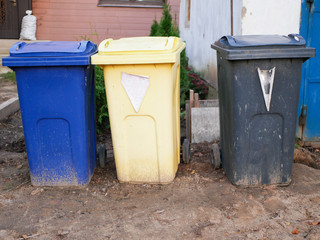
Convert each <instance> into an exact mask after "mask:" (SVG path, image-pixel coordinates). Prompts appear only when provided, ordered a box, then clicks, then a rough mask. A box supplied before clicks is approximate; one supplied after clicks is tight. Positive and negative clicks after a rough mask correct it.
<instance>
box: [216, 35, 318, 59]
mask: <svg viewBox="0 0 320 240" xmlns="http://www.w3.org/2000/svg"><path fill="white" fill-rule="evenodd" d="M211 47H212V48H213V49H215V50H217V51H219V52H220V54H221V55H222V57H224V58H225V59H228V60H245V59H266V58H305V59H307V58H310V57H314V56H315V49H314V48H308V47H306V41H305V40H304V38H303V37H302V36H300V35H298V34H289V35H288V36H281V35H243V36H223V37H222V38H220V39H219V40H218V41H216V42H215V43H214V44H212V45H211Z"/></svg>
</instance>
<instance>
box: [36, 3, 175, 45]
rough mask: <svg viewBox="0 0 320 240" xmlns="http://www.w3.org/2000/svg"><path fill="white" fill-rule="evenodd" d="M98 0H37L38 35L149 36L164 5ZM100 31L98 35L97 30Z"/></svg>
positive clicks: (97, 38) (49, 37)
mask: <svg viewBox="0 0 320 240" xmlns="http://www.w3.org/2000/svg"><path fill="white" fill-rule="evenodd" d="M97 4H98V0H33V2H32V8H33V14H34V15H35V16H36V17H37V18H38V21H37V39H39V40H44V39H46V40H70V41H74V40H80V39H81V38H90V40H92V41H94V42H96V43H98V42H100V41H102V40H103V39H105V38H114V39H117V38H120V37H134V36H147V35H149V32H150V27H151V24H152V21H153V20H154V19H155V18H157V19H158V20H159V19H160V18H161V14H162V8H124V7H97ZM170 4H171V6H172V14H173V15H174V14H175V13H176V14H177V15H178V14H179V0H170ZM95 31H96V32H97V35H96V34H94V32H95Z"/></svg>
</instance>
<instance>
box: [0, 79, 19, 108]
mask: <svg viewBox="0 0 320 240" xmlns="http://www.w3.org/2000/svg"><path fill="white" fill-rule="evenodd" d="M17 96H18V94H17V86H16V84H14V83H12V82H11V81H3V80H1V76H0V104H1V103H3V102H5V101H7V100H9V99H10V98H12V97H17Z"/></svg>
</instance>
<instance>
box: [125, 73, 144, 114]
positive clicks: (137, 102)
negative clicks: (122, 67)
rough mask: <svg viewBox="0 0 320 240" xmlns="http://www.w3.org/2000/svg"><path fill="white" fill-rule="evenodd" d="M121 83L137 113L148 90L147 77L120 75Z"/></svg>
mask: <svg viewBox="0 0 320 240" xmlns="http://www.w3.org/2000/svg"><path fill="white" fill-rule="evenodd" d="M121 83H122V86H123V87H124V89H125V90H126V93H127V95H128V97H129V99H130V102H131V104H132V106H133V108H134V110H135V111H136V112H139V109H140V107H141V104H142V102H143V99H144V96H145V95H146V93H147V90H148V88H149V84H150V80H149V77H146V76H140V75H134V74H128V73H124V72H123V73H122V76H121Z"/></svg>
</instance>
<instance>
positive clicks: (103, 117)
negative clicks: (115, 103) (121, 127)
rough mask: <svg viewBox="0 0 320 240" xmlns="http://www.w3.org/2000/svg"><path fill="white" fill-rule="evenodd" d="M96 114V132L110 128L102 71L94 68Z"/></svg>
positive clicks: (97, 67)
mask: <svg viewBox="0 0 320 240" xmlns="http://www.w3.org/2000/svg"><path fill="white" fill-rule="evenodd" d="M95 72H96V114H97V131H98V132H99V133H101V132H102V131H104V130H106V129H109V128H110V122H109V113H108V105H107V98H106V91H105V84H104V76H103V70H102V69H101V68H100V67H99V66H96V69H95Z"/></svg>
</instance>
